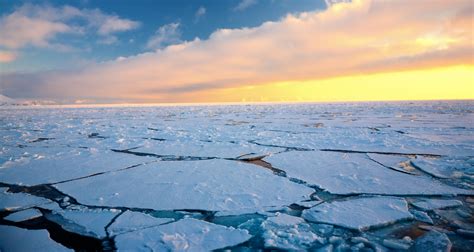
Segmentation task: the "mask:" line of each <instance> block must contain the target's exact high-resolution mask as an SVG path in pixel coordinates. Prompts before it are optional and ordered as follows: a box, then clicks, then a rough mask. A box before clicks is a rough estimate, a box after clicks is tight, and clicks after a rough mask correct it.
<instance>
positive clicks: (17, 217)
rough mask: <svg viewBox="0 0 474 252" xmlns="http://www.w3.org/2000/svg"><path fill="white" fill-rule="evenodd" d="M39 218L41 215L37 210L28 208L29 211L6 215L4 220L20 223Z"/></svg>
mask: <svg viewBox="0 0 474 252" xmlns="http://www.w3.org/2000/svg"><path fill="white" fill-rule="evenodd" d="M40 216H42V214H41V212H40V211H39V210H37V209H34V208H30V209H26V210H22V211H19V212H15V213H12V214H10V215H8V216H7V217H5V220H9V221H14V222H20V221H26V220H30V219H34V218H37V217H40Z"/></svg>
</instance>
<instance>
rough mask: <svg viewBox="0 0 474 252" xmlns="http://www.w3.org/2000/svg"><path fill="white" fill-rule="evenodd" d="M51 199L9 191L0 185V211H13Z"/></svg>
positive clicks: (38, 204) (45, 202)
mask: <svg viewBox="0 0 474 252" xmlns="http://www.w3.org/2000/svg"><path fill="white" fill-rule="evenodd" d="M51 202H52V201H50V200H48V199H45V198H40V197H36V196H33V195H30V194H27V193H10V192H7V188H5V187H0V211H14V210H21V209H26V208H30V207H34V206H40V205H44V204H48V203H51Z"/></svg>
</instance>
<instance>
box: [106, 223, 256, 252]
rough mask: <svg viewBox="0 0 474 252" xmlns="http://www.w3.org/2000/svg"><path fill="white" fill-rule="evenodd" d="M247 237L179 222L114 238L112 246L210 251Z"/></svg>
mask: <svg viewBox="0 0 474 252" xmlns="http://www.w3.org/2000/svg"><path fill="white" fill-rule="evenodd" d="M250 238H251V235H249V234H248V232H247V230H241V229H234V228H232V227H225V226H220V225H216V224H212V223H208V222H205V221H200V220H195V219H182V220H179V221H177V222H173V223H170V224H165V225H161V226H156V227H151V228H146V229H141V230H138V231H135V232H129V233H125V234H121V235H118V236H116V238H115V245H116V247H117V250H118V251H149V250H153V251H155V250H156V251H210V250H215V249H220V248H225V247H230V246H234V245H238V244H240V243H243V242H245V241H247V240H248V239H250Z"/></svg>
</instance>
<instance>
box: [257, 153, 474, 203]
mask: <svg viewBox="0 0 474 252" xmlns="http://www.w3.org/2000/svg"><path fill="white" fill-rule="evenodd" d="M265 161H267V162H269V163H271V164H272V166H273V167H276V168H278V169H282V170H284V171H285V172H286V174H287V175H288V176H289V177H291V178H296V179H300V180H303V181H305V182H307V183H309V184H311V185H315V186H318V187H320V188H322V189H325V190H327V191H329V192H330V193H334V194H354V193H371V194H387V195H449V194H470V195H474V191H472V190H465V189H460V188H456V187H452V186H448V185H445V184H442V183H440V182H438V181H436V180H433V179H431V178H428V177H422V176H414V175H410V174H404V173H400V172H397V171H393V170H390V169H387V168H385V167H383V166H381V165H380V164H377V163H376V162H373V161H372V160H370V159H369V158H367V156H366V155H365V154H357V153H350V154H349V153H338V152H328V151H293V152H285V153H280V154H276V155H272V156H270V157H267V158H265Z"/></svg>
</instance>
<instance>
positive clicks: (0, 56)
mask: <svg viewBox="0 0 474 252" xmlns="http://www.w3.org/2000/svg"><path fill="white" fill-rule="evenodd" d="M16 58H17V54H16V53H14V52H9V51H2V50H0V63H8V62H12V61H14V60H15V59H16Z"/></svg>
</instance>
